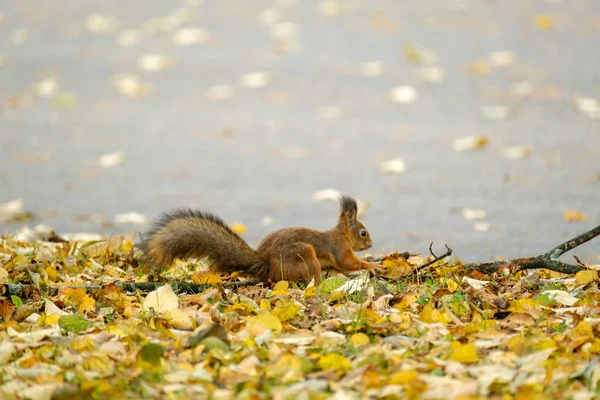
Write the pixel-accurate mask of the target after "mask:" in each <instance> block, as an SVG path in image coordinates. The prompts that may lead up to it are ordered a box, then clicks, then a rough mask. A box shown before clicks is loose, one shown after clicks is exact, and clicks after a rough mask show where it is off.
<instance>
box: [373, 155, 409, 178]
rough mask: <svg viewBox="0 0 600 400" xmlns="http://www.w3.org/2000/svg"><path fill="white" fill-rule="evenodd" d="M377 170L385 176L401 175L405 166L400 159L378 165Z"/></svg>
mask: <svg viewBox="0 0 600 400" xmlns="http://www.w3.org/2000/svg"><path fill="white" fill-rule="evenodd" d="M379 169H380V170H381V172H383V173H385V174H395V175H398V174H401V173H403V172H404V171H406V164H405V163H404V161H403V160H402V159H400V158H394V159H393V160H389V161H384V162H382V163H381V164H379Z"/></svg>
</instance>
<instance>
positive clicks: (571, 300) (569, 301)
mask: <svg viewBox="0 0 600 400" xmlns="http://www.w3.org/2000/svg"><path fill="white" fill-rule="evenodd" d="M541 294H542V296H543V295H547V296H548V297H549V298H550V299H552V300H553V301H555V302H557V303H558V304H562V305H563V306H572V305H573V304H575V303H577V300H578V299H577V297H575V296H573V295H572V294H570V293H568V292H565V291H564V290H546V291H544V292H542V293H541Z"/></svg>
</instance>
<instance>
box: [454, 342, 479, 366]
mask: <svg viewBox="0 0 600 400" xmlns="http://www.w3.org/2000/svg"><path fill="white" fill-rule="evenodd" d="M451 348H452V353H450V356H449V357H448V359H449V360H452V361H456V362H461V363H475V362H477V361H479V357H478V356H477V348H476V347H475V345H474V344H473V343H467V344H462V343H460V342H452V345H451Z"/></svg>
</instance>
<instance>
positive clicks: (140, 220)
mask: <svg viewBox="0 0 600 400" xmlns="http://www.w3.org/2000/svg"><path fill="white" fill-rule="evenodd" d="M147 221H148V219H147V218H146V216H145V215H143V214H140V213H138V212H135V211H131V212H128V213H123V214H118V215H117V216H115V222H116V223H117V224H145V223H146V222H147Z"/></svg>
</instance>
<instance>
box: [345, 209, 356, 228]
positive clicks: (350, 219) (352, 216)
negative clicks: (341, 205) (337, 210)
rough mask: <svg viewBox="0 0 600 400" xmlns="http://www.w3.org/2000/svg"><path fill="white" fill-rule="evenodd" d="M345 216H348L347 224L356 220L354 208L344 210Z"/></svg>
mask: <svg viewBox="0 0 600 400" xmlns="http://www.w3.org/2000/svg"><path fill="white" fill-rule="evenodd" d="M346 217H347V218H348V224H349V225H352V224H354V223H355V222H356V210H354V209H352V210H348V211H346Z"/></svg>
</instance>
